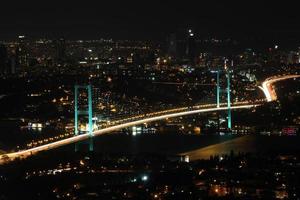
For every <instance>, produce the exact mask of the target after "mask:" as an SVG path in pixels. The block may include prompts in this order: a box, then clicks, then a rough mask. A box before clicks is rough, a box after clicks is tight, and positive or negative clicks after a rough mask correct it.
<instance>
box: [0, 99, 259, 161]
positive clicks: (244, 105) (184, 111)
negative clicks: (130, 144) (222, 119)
mask: <svg viewBox="0 0 300 200" xmlns="http://www.w3.org/2000/svg"><path fill="white" fill-rule="evenodd" d="M212 105H213V107H212ZM258 105H259V104H255V103H248V102H239V103H236V104H233V105H232V107H231V109H233V110H236V109H249V108H253V107H256V106H258ZM226 109H227V107H226V106H223V107H219V108H217V107H216V105H214V104H207V105H201V106H194V107H191V108H179V109H172V110H168V111H160V112H156V113H159V114H158V115H155V114H156V113H149V114H144V115H140V116H138V117H131V118H127V119H126V120H125V121H127V120H128V119H133V121H128V122H123V120H119V122H120V124H117V125H112V126H110V127H107V128H103V129H101V130H97V131H94V132H93V136H94V137H95V136H99V135H103V134H107V133H110V132H114V131H117V130H121V129H123V128H127V127H131V126H136V125H139V124H144V123H149V122H153V121H159V120H164V119H167V118H174V117H180V116H185V115H192V114H198V113H205V112H215V111H222V110H226ZM178 110H181V111H178ZM170 112H171V113H170ZM153 115H154V116H153ZM88 138H89V134H88V133H85V134H82V135H77V136H73V137H70V138H67V139H63V140H60V141H56V142H53V143H49V144H45V145H41V146H38V147H34V148H31V149H27V150H21V151H18V152H14V153H8V154H3V155H1V157H0V163H3V162H6V161H9V160H14V159H16V158H25V157H28V156H31V155H34V154H36V153H38V152H41V151H47V150H49V149H54V148H58V147H61V146H64V145H68V144H72V143H76V142H79V141H82V140H86V139H88Z"/></svg>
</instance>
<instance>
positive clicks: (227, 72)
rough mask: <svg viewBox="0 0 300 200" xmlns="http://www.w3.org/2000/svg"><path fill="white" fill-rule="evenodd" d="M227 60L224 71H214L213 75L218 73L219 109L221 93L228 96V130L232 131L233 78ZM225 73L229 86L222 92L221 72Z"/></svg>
mask: <svg viewBox="0 0 300 200" xmlns="http://www.w3.org/2000/svg"><path fill="white" fill-rule="evenodd" d="M227 61H228V60H227V59H225V61H224V70H220V69H217V70H216V71H212V73H216V74H217V88H216V90H217V95H216V97H217V98H216V101H217V108H220V93H221V92H222V93H223V92H224V93H226V94H227V115H228V116H227V128H228V130H231V128H232V123H231V120H232V119H231V96H230V92H231V90H230V77H231V74H230V69H229V67H228V66H227ZM231 66H233V62H231ZM222 71H223V72H224V73H225V74H226V79H227V81H226V82H227V85H226V89H223V90H221V87H220V73H221V72H222Z"/></svg>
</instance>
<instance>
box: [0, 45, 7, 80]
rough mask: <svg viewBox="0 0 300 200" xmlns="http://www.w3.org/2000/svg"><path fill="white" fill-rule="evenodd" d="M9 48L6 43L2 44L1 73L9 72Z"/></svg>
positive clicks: (0, 48) (0, 50) (0, 56)
mask: <svg viewBox="0 0 300 200" xmlns="http://www.w3.org/2000/svg"><path fill="white" fill-rule="evenodd" d="M7 61H8V56H7V49H6V47H5V45H3V44H0V74H5V73H6V72H7Z"/></svg>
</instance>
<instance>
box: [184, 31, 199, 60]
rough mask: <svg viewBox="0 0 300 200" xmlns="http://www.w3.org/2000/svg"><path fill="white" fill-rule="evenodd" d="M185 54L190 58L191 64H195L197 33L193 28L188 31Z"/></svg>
mask: <svg viewBox="0 0 300 200" xmlns="http://www.w3.org/2000/svg"><path fill="white" fill-rule="evenodd" d="M185 55H186V58H187V59H188V60H189V62H190V64H195V59H196V40H195V34H194V32H193V30H192V29H189V30H188V33H187V41H186V49H185Z"/></svg>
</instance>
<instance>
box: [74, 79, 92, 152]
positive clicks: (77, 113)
mask: <svg viewBox="0 0 300 200" xmlns="http://www.w3.org/2000/svg"><path fill="white" fill-rule="evenodd" d="M80 90H86V91H87V94H88V105H87V109H85V110H80V109H79V108H78V99H79V98H78V97H79V95H80ZM74 94H75V98H74V106H75V107H74V109H75V135H78V134H79V130H78V125H79V124H78V118H79V116H88V134H89V136H90V138H89V151H93V150H94V143H93V136H94V135H93V121H92V117H93V109H92V106H93V104H92V86H91V85H75V91H74ZM75 151H78V143H76V144H75Z"/></svg>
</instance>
